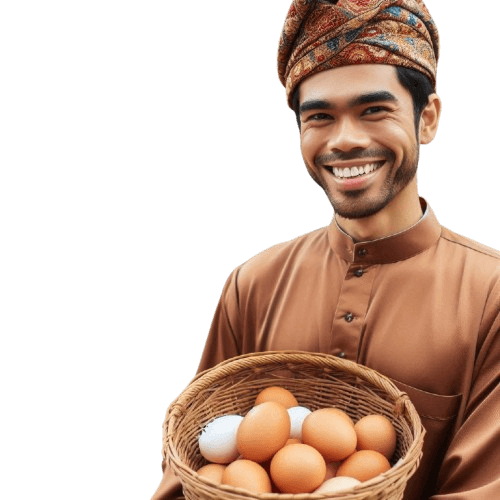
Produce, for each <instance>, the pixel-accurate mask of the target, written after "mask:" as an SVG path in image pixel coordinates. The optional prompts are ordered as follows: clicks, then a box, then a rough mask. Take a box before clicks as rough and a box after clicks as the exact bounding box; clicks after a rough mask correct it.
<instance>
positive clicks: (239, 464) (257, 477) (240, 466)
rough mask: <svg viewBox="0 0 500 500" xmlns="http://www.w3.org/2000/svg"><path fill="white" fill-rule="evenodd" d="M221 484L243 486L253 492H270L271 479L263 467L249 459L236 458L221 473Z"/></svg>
mask: <svg viewBox="0 0 500 500" xmlns="http://www.w3.org/2000/svg"><path fill="white" fill-rule="evenodd" d="M221 484H227V485H229V486H234V487H235V488H245V489H247V490H249V491H252V492H254V493H271V480H270V479H269V476H268V475H267V472H266V471H265V470H264V468H263V467H262V466H261V465H259V464H257V463H255V462H252V461H251V460H245V459H242V460H236V462H233V463H231V464H229V465H228V466H227V467H226V468H225V470H224V473H223V475H222V481H221Z"/></svg>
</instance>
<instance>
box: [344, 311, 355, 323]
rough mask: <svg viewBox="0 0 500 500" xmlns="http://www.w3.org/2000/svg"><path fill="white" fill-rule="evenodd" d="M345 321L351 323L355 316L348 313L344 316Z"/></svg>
mask: <svg viewBox="0 0 500 500" xmlns="http://www.w3.org/2000/svg"><path fill="white" fill-rule="evenodd" d="M344 319H345V320H346V321H347V322H348V323H350V322H351V321H352V320H353V319H354V315H353V314H352V313H347V314H346V315H345V316H344Z"/></svg>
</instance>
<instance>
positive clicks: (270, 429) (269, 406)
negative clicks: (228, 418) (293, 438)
mask: <svg viewBox="0 0 500 500" xmlns="http://www.w3.org/2000/svg"><path fill="white" fill-rule="evenodd" d="M289 437H290V417H289V416H288V412H287V410H286V408H285V407H284V406H283V405H282V404H280V403H276V402H275V401H266V402H264V403H261V404H260V405H258V406H254V407H253V408H252V409H251V410H250V411H249V412H248V413H247V414H246V415H245V417H244V418H243V420H242V421H241V424H240V426H239V427H238V433H237V436H236V439H237V442H238V450H239V452H240V453H241V454H242V455H243V457H244V458H246V459H248V460H253V461H254V462H259V463H261V462H265V461H266V460H269V459H270V458H271V457H272V456H273V455H274V454H275V453H276V452H277V451H278V450H279V449H280V448H283V446H285V443H286V441H287V439H288V438H289Z"/></svg>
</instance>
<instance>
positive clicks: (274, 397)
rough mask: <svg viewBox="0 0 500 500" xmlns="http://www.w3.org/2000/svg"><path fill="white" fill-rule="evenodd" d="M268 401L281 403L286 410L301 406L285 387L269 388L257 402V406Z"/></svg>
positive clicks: (260, 395)
mask: <svg viewBox="0 0 500 500" xmlns="http://www.w3.org/2000/svg"><path fill="white" fill-rule="evenodd" d="M266 401H275V402H276V403H281V404H282V405H283V406H284V407H285V408H292V407H293V406H299V403H298V402H297V400H296V399H295V396H294V395H293V394H292V393H291V392H290V391H289V390H287V389H284V388H283V387H277V386H273V387H267V388H266V389H264V390H262V391H261V392H260V393H259V395H258V396H257V399H256V400H255V406H257V405H260V404H261V403H264V402H266Z"/></svg>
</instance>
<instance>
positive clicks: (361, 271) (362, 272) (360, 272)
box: [354, 269, 364, 278]
mask: <svg viewBox="0 0 500 500" xmlns="http://www.w3.org/2000/svg"><path fill="white" fill-rule="evenodd" d="M363 274H364V271H363V269H356V271H354V276H356V277H357V278H361V276H363Z"/></svg>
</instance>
